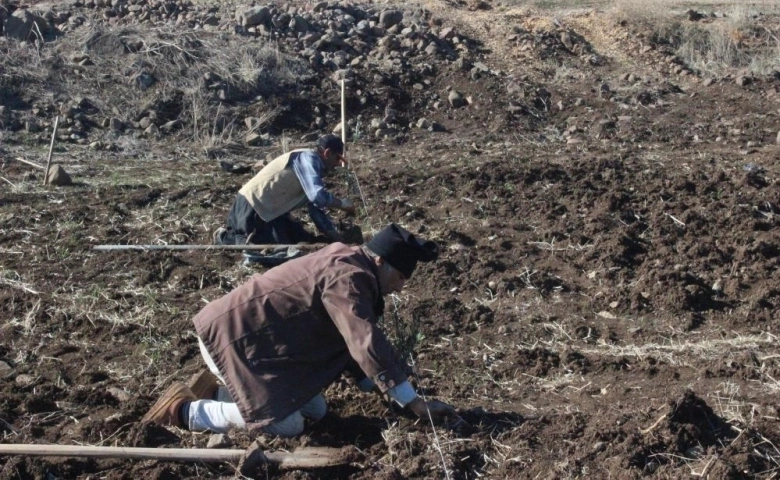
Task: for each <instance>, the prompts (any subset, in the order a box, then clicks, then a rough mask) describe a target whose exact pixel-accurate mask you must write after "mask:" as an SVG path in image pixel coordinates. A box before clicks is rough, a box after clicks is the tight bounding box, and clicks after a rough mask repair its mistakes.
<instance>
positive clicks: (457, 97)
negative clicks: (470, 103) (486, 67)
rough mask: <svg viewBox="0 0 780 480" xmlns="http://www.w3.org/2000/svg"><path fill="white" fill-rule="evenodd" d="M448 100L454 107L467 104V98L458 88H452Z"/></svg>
mask: <svg viewBox="0 0 780 480" xmlns="http://www.w3.org/2000/svg"><path fill="white" fill-rule="evenodd" d="M447 100H448V101H449V102H450V106H452V107H453V108H460V107H463V106H465V105H466V99H465V98H463V96H462V95H461V94H460V93H459V92H457V91H456V90H450V93H449V95H448V96H447Z"/></svg>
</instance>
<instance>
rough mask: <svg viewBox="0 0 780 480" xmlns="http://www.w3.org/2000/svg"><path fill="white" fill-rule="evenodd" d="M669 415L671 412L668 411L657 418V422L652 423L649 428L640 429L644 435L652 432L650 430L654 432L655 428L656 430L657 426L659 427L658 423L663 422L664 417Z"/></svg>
mask: <svg viewBox="0 0 780 480" xmlns="http://www.w3.org/2000/svg"><path fill="white" fill-rule="evenodd" d="M667 415H669V413H668V412H667V413H664V414H663V415H661V416H660V417H659V418H658V420H656V421H655V423H653V424H652V425H650V426H649V427H647V428H645V429H643V430H639V431H640V432H641V433H642V435H647V434H648V433H650V432H652V431H653V430H655V427H657V426H658V425H660V424H661V422H663V421H664V419H665V418H666V416H667Z"/></svg>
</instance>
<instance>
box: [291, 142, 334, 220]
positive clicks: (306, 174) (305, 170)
mask: <svg viewBox="0 0 780 480" xmlns="http://www.w3.org/2000/svg"><path fill="white" fill-rule="evenodd" d="M290 163H291V165H292V169H293V171H294V172H295V176H296V177H298V181H300V182H301V187H302V188H303V191H304V193H306V198H307V199H308V200H309V202H308V205H307V209H308V211H309V217H310V218H311V220H312V221H313V222H314V225H315V226H316V227H317V229H318V230H319V231H320V232H323V233H325V232H327V231H329V230H334V229H335V227H334V226H333V222H332V221H331V220H330V217H328V214H326V213H325V210H324V208H327V207H330V206H333V205H338V204H340V203H339V200H338V198H336V197H335V196H333V194H331V193H330V192H329V191H328V190H327V189H326V188H325V185H324V184H323V181H322V177H323V176H324V175H325V171H326V167H325V163H324V162H323V161H322V158H320V156H319V155H318V154H317V152H316V151H314V150H305V151H302V152H298V153H297V154H293V155H291V156H290Z"/></svg>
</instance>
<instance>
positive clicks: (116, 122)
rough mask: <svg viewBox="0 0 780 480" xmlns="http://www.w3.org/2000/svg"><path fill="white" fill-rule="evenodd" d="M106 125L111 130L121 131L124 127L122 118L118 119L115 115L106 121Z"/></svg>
mask: <svg viewBox="0 0 780 480" xmlns="http://www.w3.org/2000/svg"><path fill="white" fill-rule="evenodd" d="M108 126H109V127H110V128H111V130H113V131H115V132H121V131H122V130H124V129H125V124H124V122H122V120H120V119H118V118H116V117H112V118H111V119H110V120H109V121H108Z"/></svg>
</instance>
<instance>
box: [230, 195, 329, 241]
mask: <svg viewBox="0 0 780 480" xmlns="http://www.w3.org/2000/svg"><path fill="white" fill-rule="evenodd" d="M247 240H248V241H249V243H253V244H255V245H261V244H274V245H279V244H295V243H301V242H309V243H310V242H313V241H314V240H315V236H314V235H312V234H311V233H309V232H307V231H306V229H304V228H303V225H302V224H301V222H299V221H297V220H295V219H294V218H293V217H292V215H290V214H289V213H285V214H284V215H281V216H279V217H277V218H275V219H273V220H271V221H270V222H266V221H263V219H262V218H260V215H258V214H257V212H256V211H255V209H254V208H252V205H250V204H249V202H248V201H247V199H246V198H244V196H243V195H241V194H239V195H236V199H235V200H234V201H233V206H232V207H231V208H230V213H229V214H228V220H227V231H226V232H225V234H224V235H222V238H220V239H219V243H220V244H222V245H246V244H247Z"/></svg>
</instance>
